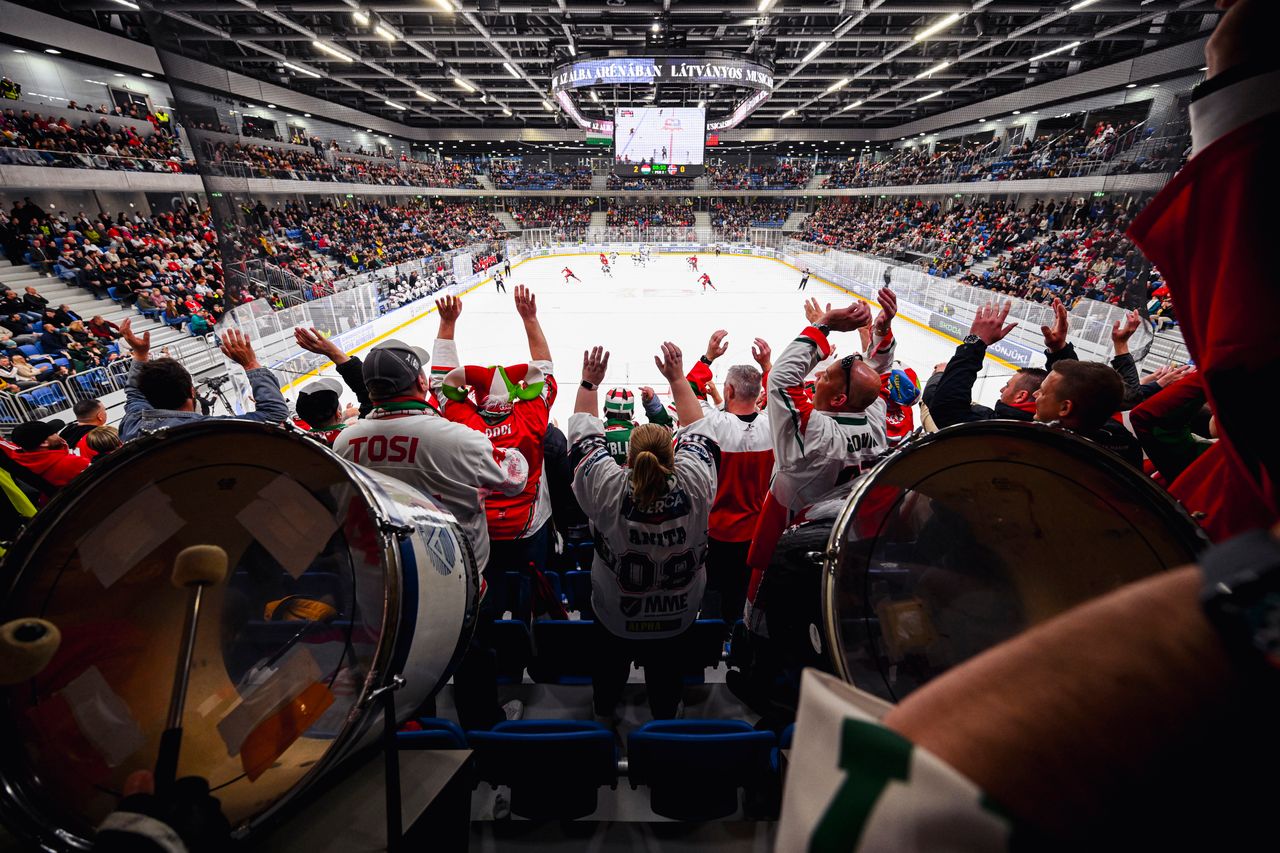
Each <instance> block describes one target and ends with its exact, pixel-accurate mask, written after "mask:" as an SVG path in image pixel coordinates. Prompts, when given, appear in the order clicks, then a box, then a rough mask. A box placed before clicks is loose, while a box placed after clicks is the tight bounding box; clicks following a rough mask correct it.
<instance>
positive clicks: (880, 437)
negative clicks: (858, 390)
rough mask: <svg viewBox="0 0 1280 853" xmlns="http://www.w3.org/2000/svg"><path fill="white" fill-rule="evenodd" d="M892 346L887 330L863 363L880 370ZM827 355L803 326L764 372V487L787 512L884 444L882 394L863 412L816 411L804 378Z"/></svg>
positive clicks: (816, 334) (822, 342)
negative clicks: (769, 450) (767, 474)
mask: <svg viewBox="0 0 1280 853" xmlns="http://www.w3.org/2000/svg"><path fill="white" fill-rule="evenodd" d="M896 347H897V343H896V341H894V338H893V332H892V330H891V331H890V332H889V333H888V334H887V335H885V336H884V338H880V339H877V338H875V337H874V336H873V337H872V340H871V346H870V347H869V348H868V349H869V355H868V357H867V364H868V365H869V366H870V367H871V368H872V369H873V370H876V371H878V372H880V373H884V372H886V371H888V370H889V369H890V367H891V365H892V364H893V352H894V350H895V349H896ZM830 354H831V344H830V343H829V342H828V341H827V338H826V336H825V335H824V334H822V332H820V331H818V330H817V329H816V328H814V327H813V326H809V327H807V328H806V329H804V331H802V332H801V333H800V336H799V337H797V338H796V339H795V340H794V341H792V342H791V343H790V344H788V345H787V348H786V349H784V350H783V351H782V355H781V356H780V357H779V358H778V360H777V362H776V363H775V364H774V365H773V370H772V371H770V373H769V427H770V430H771V432H772V433H773V453H774V473H773V484H772V486H771V487H770V491H771V492H772V494H773V497H774V499H775V500H776V501H777V502H778V503H779V504H781V505H782V506H784V507H786V508H787V509H788V510H790V511H791V512H799V511H800V510H802V509H804V508H805V507H806V506H808V505H809V504H811V503H813V502H814V501H815V500H816V499H818V498H819V497H821V496H822V495H823V494H825V493H826V492H828V491H830V490H831V489H832V488H833V487H834V486H835V485H836V483H837V482H839V480H840V475H841V474H842V473H844V472H845V471H846V470H847V469H850V468H855V469H857V468H861V467H863V466H864V465H866V464H867V463H869V462H870V461H871V460H873V459H875V458H876V456H878V455H879V454H881V453H882V452H884V450H885V449H886V448H887V447H888V446H889V445H888V436H887V430H886V422H885V402H884V398H883V397H877V398H876V401H875V402H874V403H872V404H871V405H870V406H868V407H867V409H866V411H864V412H856V413H851V412H819V411H818V410H817V409H815V408H814V405H813V399H812V398H811V397H810V396H809V393H808V391H807V390H806V388H805V385H804V380H805V377H806V376H808V375H809V371H811V370H812V369H813V368H814V365H816V364H817V363H818V362H819V361H821V360H823V359H825V358H826V357H827V356H829V355H830Z"/></svg>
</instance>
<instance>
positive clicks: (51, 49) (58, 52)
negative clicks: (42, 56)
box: [44, 47, 62, 56]
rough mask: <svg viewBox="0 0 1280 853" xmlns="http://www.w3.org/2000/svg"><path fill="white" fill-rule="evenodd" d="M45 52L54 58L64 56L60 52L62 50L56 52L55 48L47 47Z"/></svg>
mask: <svg viewBox="0 0 1280 853" xmlns="http://www.w3.org/2000/svg"><path fill="white" fill-rule="evenodd" d="M44 52H45V53H52V54H53V55H54V56H61V55H62V51H60V50H55V49H54V48H52V47H46V48H45V49H44Z"/></svg>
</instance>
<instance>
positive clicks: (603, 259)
mask: <svg viewBox="0 0 1280 853" xmlns="http://www.w3.org/2000/svg"><path fill="white" fill-rule="evenodd" d="M600 266H602V267H607V266H609V259H608V258H607V257H605V255H604V252H601V253H600Z"/></svg>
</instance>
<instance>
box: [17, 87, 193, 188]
mask: <svg viewBox="0 0 1280 853" xmlns="http://www.w3.org/2000/svg"><path fill="white" fill-rule="evenodd" d="M117 109H119V108H117ZM77 110H80V108H79V107H77V105H76V103H75V101H71V102H70V104H68V106H67V108H66V112H65V113H63V112H62V111H59V113H61V114H56V113H52V112H51V113H38V112H32V111H31V110H29V109H25V108H19V109H13V108H9V109H6V110H4V112H3V113H0V163H12V164H15V165H23V166H57V167H63V168H75V169H115V170H124V171H135V172H193V171H195V164H194V163H193V162H192V161H190V160H188V159H186V157H185V156H184V155H183V153H182V149H181V146H180V145H179V144H178V140H177V138H176V137H175V136H173V135H172V134H171V133H169V132H168V128H169V124H170V121H169V119H168V118H166V119H165V121H164V122H161V121H160V120H159V119H158V118H157V117H156V116H154V115H153V114H150V113H144V114H141V115H139V114H138V110H137V109H136V108H135V109H134V110H133V112H131V113H124V111H122V110H121V111H120V113H119V115H120V116H121V117H124V118H129V119H134V118H136V119H137V120H138V122H139V125H141V126H142V127H139V125H132V124H131V125H126V126H124V127H120V126H117V125H116V124H112V123H111V122H109V121H107V120H106V119H105V118H95V117H94V115H103V114H107V115H112V114H115V113H108V112H106V111H105V107H104V108H99V110H94V111H88V110H81V114H79V115H77V114H76V111H77ZM84 112H93V113H94V115H83V113H84ZM148 119H151V121H150V122H148ZM143 127H145V128H146V129H145V130H143V129H142V128H143Z"/></svg>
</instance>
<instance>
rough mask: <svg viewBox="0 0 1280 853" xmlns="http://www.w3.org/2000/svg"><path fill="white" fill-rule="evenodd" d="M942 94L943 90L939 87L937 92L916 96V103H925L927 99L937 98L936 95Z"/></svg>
mask: <svg viewBox="0 0 1280 853" xmlns="http://www.w3.org/2000/svg"><path fill="white" fill-rule="evenodd" d="M941 94H942V90H941V89H939V90H938V91H936V92H930V93H929V94H927V95H925V96H923V97H920V98H916V103H917V104H920V103H924V102H925V101H927V100H929V99H930V98H936V97H938V96H939V95H941Z"/></svg>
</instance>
